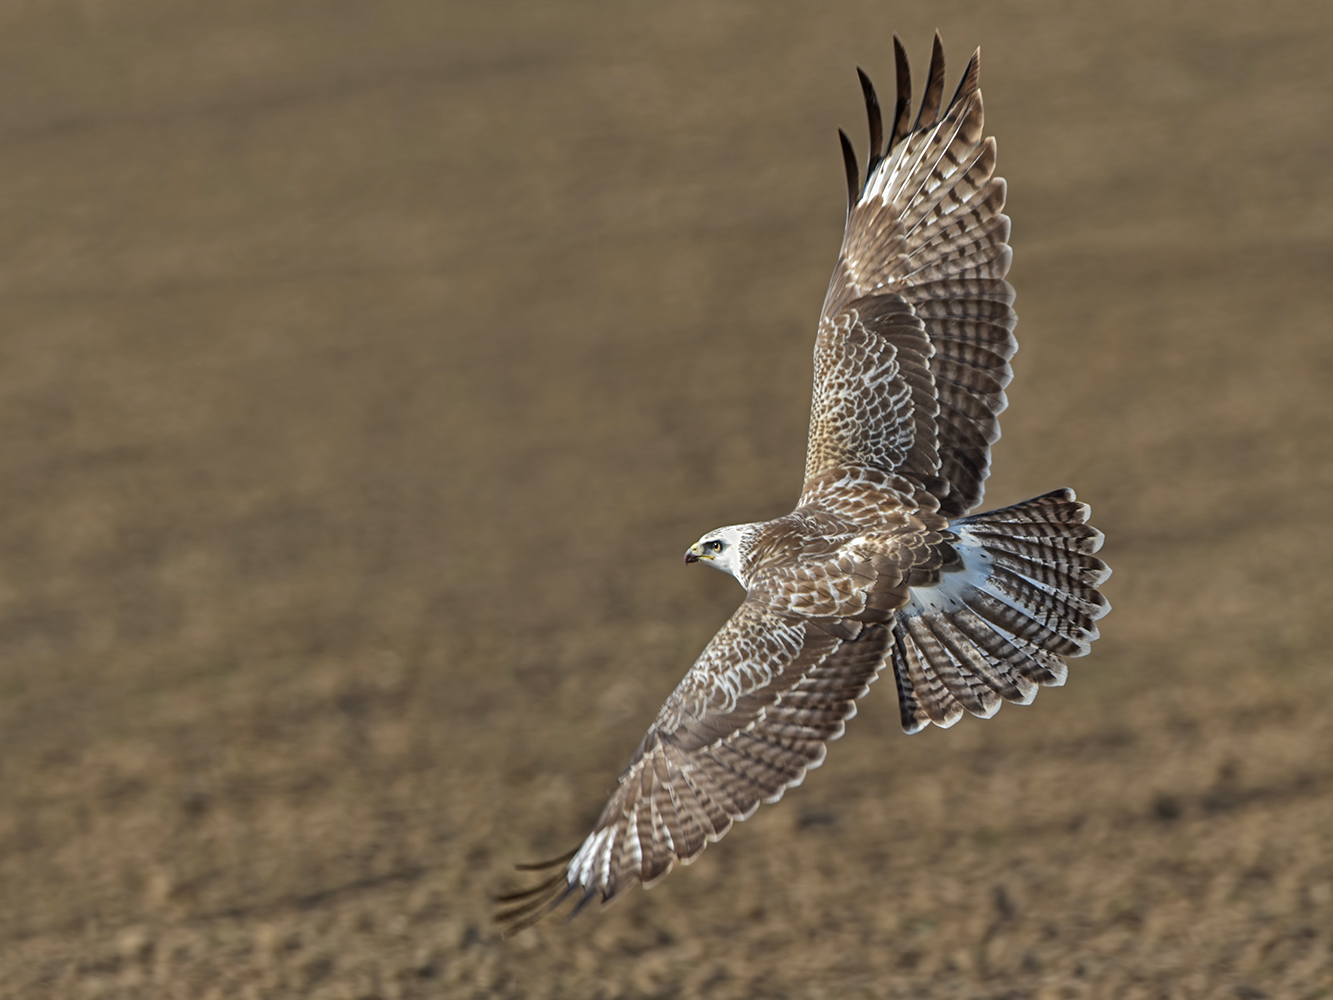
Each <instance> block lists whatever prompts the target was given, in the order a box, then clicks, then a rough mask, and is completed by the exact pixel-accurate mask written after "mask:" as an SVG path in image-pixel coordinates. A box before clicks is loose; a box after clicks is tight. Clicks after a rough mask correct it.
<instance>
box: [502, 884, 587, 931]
mask: <svg viewBox="0 0 1333 1000" xmlns="http://www.w3.org/2000/svg"><path fill="white" fill-rule="evenodd" d="M573 891H574V887H573V886H571V885H570V884H569V882H568V880H566V878H565V873H564V872H558V873H557V874H555V875H552V876H551V877H550V878H548V879H547V880H546V881H545V882H542V883H540V884H538V885H534V886H533V887H532V888H530V889H522V890H520V891H518V892H509V893H504V894H502V895H499V896H496V897H495V902H496V903H501V904H508V903H513V904H516V905H513V906H509V907H508V908H507V909H502V910H500V912H498V913H497V914H496V915H495V922H496V923H497V924H499V925H500V933H501V934H503V935H504V936H505V937H513V936H514V935H515V934H517V933H518V932H519V931H522V930H526V929H527V928H529V927H531V926H532V925H533V924H536V923H539V922H540V921H541V920H543V919H544V918H545V917H546V916H547V915H548V914H550V913H551V912H552V911H553V910H555V909H557V908H558V907H559V906H560V904H561V903H563V902H564V901H565V900H566V899H568V898H569V895H570V893H572V892H573Z"/></svg>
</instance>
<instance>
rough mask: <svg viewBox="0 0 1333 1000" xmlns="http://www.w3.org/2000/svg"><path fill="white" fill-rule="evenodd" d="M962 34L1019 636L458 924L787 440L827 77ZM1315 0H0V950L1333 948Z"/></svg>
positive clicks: (337, 991) (998, 497) (499, 961)
mask: <svg viewBox="0 0 1333 1000" xmlns="http://www.w3.org/2000/svg"><path fill="white" fill-rule="evenodd" d="M936 27H939V28H940V29H941V30H942V32H943V34H944V38H945V42H946V51H947V52H948V54H949V56H950V58H951V63H950V68H949V77H950V86H952V84H953V82H954V80H955V79H956V76H957V74H958V73H960V72H961V70H962V67H963V64H964V62H965V60H966V58H967V55H968V54H969V53H970V51H971V49H972V48H973V47H974V46H976V45H982V46H983V47H984V55H985V58H984V63H983V72H982V83H983V87H984V90H985V94H986V106H987V112H988V116H987V117H988V120H987V131H988V132H989V133H993V134H995V135H997V136H998V138H999V144H1000V172H1001V173H1002V174H1003V175H1004V176H1005V177H1007V178H1008V180H1009V184H1010V188H1009V190H1010V202H1009V206H1010V208H1009V211H1010V214H1011V215H1012V217H1013V219H1014V231H1013V243H1014V247H1015V263H1014V268H1013V272H1012V275H1011V278H1012V281H1013V283H1014V285H1015V286H1016V287H1017V289H1018V294H1019V298H1018V309H1019V313H1020V316H1021V322H1020V324H1019V329H1018V333H1019V338H1020V341H1021V343H1022V345H1023V347H1022V350H1021V352H1020V353H1019V355H1018V357H1017V359H1016V365H1015V366H1016V369H1017V380H1016V381H1015V383H1014V385H1013V388H1012V392H1011V395H1010V399H1011V404H1012V405H1011V409H1010V411H1009V413H1008V414H1007V415H1006V418H1005V438H1004V440H1003V441H1002V442H1001V443H1000V444H999V446H998V448H997V451H996V467H995V475H994V477H993V478H992V480H991V489H990V492H989V494H988V497H987V502H988V505H991V506H995V505H1000V504H1004V503H1009V502H1013V501H1016V500H1019V499H1022V498H1025V497H1028V496H1031V495H1034V494H1036V493H1039V492H1042V491H1045V490H1048V489H1051V488H1054V487H1056V486H1061V485H1065V484H1069V485H1073V486H1075V487H1076V488H1077V490H1078V492H1079V494H1080V496H1081V497H1082V498H1084V499H1086V500H1087V501H1089V502H1090V503H1091V504H1092V505H1093V509H1094V512H1095V518H1094V521H1095V523H1096V524H1097V525H1098V526H1099V527H1101V528H1102V529H1103V530H1104V531H1105V532H1106V534H1107V539H1108V540H1107V544H1106V548H1105V551H1104V555H1105V556H1106V558H1107V559H1108V560H1109V561H1110V562H1111V563H1112V565H1113V566H1114V568H1115V576H1114V577H1113V578H1112V580H1111V581H1110V583H1109V584H1108V587H1107V593H1108V595H1109V597H1110V598H1111V601H1112V603H1113V604H1114V605H1115V611H1114V612H1113V613H1112V615H1111V616H1110V617H1109V618H1107V619H1106V620H1105V621H1104V622H1103V623H1102V626H1103V628H1102V630H1103V634H1104V638H1103V639H1102V641H1101V642H1100V643H1098V644H1097V645H1096V646H1095V647H1094V651H1093V655H1092V656H1091V657H1089V658H1088V659H1086V660H1083V661H1079V662H1077V663H1076V664H1075V667H1074V669H1073V670H1072V671H1071V675H1070V683H1069V685H1068V686H1067V687H1066V688H1064V689H1061V690H1054V691H1046V692H1043V694H1042V695H1041V697H1040V698H1039V699H1038V700H1037V703H1036V704H1035V705H1033V706H1032V707H1031V708H1026V709H1016V708H1013V707H1008V708H1006V709H1004V711H1002V712H1001V713H1000V715H999V716H998V717H997V718H995V719H994V720H992V721H990V722H987V723H981V722H979V721H977V720H975V719H966V720H964V721H963V722H962V723H961V724H960V725H959V726H958V727H957V728H956V729H953V730H951V731H948V732H940V731H931V732H927V733H924V734H922V735H919V736H916V737H913V738H910V739H909V738H907V737H905V736H903V735H902V733H901V732H900V731H899V730H898V728H897V722H896V718H897V713H896V709H895V706H894V703H893V689H892V685H891V684H889V683H884V684H881V685H878V686H877V687H876V688H875V689H874V690H873V691H872V692H871V694H870V696H869V697H868V698H867V699H866V700H865V702H863V705H862V711H861V714H860V717H859V718H858V719H857V720H856V722H855V723H854V724H853V725H852V726H851V727H850V728H849V732H848V735H847V736H846V738H845V739H843V740H842V741H841V742H839V743H837V744H835V745H834V746H833V748H832V751H831V753H830V754H829V758H828V762H827V763H826V765H825V766H824V767H823V769H822V770H820V771H818V772H815V773H814V774H813V775H812V776H811V778H810V780H809V781H807V782H806V784H805V785H804V786H803V787H801V788H800V789H797V790H795V791H793V792H791V793H789V794H788V796H787V798H786V800H785V801H784V802H783V803H782V804H781V805H780V806H779V807H776V808H771V809H764V810H761V811H760V812H759V813H758V814H757V815H756V816H755V818H754V819H753V820H751V821H750V822H749V823H746V824H744V825H743V826H742V827H739V828H738V829H736V830H735V831H734V832H733V833H732V834H731V835H730V836H729V837H728V838H727V839H726V840H725V841H724V842H723V843H721V844H719V845H716V846H715V847H713V848H711V849H710V850H709V851H708V852H707V853H706V854H705V855H704V856H703V858H702V859H701V860H700V862H699V863H698V864H697V865H695V866H693V867H691V868H689V869H684V870H680V871H677V872H675V873H673V874H672V875H671V876H670V877H669V878H667V879H666V880H665V881H664V882H663V883H662V884H661V885H660V886H658V887H656V888H654V889H653V890H652V891H651V892H648V893H645V892H642V891H636V892H635V893H633V894H632V895H631V896H630V897H629V898H628V899H627V900H625V901H624V902H622V903H619V904H617V905H616V906H615V907H614V908H612V909H610V910H608V911H607V912H605V913H591V914H588V915H587V916H585V917H583V918H581V919H580V920H578V921H577V922H575V923H573V924H570V925H568V926H561V925H558V924H557V925H553V926H544V927H541V928H538V929H537V930H534V931H529V932H527V933H525V934H523V935H520V936H519V937H517V938H515V939H513V940H511V941H507V942H506V941H502V940H500V939H499V937H498V935H497V934H496V932H495V930H494V929H493V928H492V925H491V924H490V914H491V904H490V902H489V897H490V895H491V894H492V893H494V892H496V891H497V890H499V889H501V888H503V887H504V886H505V885H506V884H508V883H509V881H510V878H511V875H510V866H511V864H512V863H513V862H514V861H520V860H531V859H533V858H539V857H543V856H548V855H550V854H554V853H559V852H561V851H563V850H565V849H566V848H568V847H570V846H572V845H573V844H574V843H576V842H577V841H578V840H579V839H580V838H581V837H582V836H583V834H584V833H585V831H586V828H587V826H588V824H589V823H590V822H591V820H592V819H593V818H594V816H595V815H596V813H597V812H598V811H599V810H600V808H601V805H602V803H603V801H604V797H605V795H606V793H607V791H608V790H609V789H610V788H611V787H612V786H613V784H614V781H615V778H616V775H617V774H619V772H620V769H621V767H622V766H623V765H624V763H625V761H626V759H627V758H628V755H629V753H630V751H631V750H632V749H633V747H634V745H635V743H636V742H637V740H638V739H639V736H640V735H641V733H642V731H643V729H644V727H645V726H646V724H647V723H648V722H649V721H650V720H651V718H652V716H653V714H654V712H655V711H656V707H657V705H658V704H659V703H660V701H661V699H662V698H663V697H664V696H665V695H666V694H667V692H668V691H669V690H670V689H671V687H672V686H673V685H674V684H675V682H676V680H677V679H678V678H679V676H680V675H681V674H682V673H683V672H684V670H685V669H686V668H687V667H688V665H689V663H690V662H691V661H692V659H693V657H694V656H695V655H696V653H697V652H698V650H699V649H700V648H701V647H702V645H703V644H704V642H705V641H706V640H707V638H708V637H709V635H711V633H712V631H713V630H714V629H715V628H716V627H717V626H718V625H719V624H720V623H721V622H722V621H723V620H724V619H725V618H726V617H727V615H728V614H729V613H730V611H731V610H732V608H733V607H734V606H735V604H736V602H737V600H738V598H739V596H740V591H739V590H738V589H737V588H736V587H735V585H734V583H733V582H732V581H730V580H728V579H726V578H723V577H722V576H720V575H718V574H710V573H707V572H703V571H698V570H697V569H694V568H690V569H687V568H686V567H684V566H682V564H681V561H680V553H681V552H682V551H683V550H684V548H685V546H686V545H687V544H688V543H690V542H691V541H693V540H694V539H695V538H697V537H698V535H699V534H700V533H702V532H703V531H704V530H706V529H709V528H712V527H714V526H716V525H719V524H725V523H731V522H736V521H744V520H752V519H760V518H766V517H771V516H775V515H777V514H780V513H782V512H784V511H786V510H788V509H790V506H791V503H792V501H793V500H794V498H795V496H796V492H797V488H798V485H799V476H800V469H801V464H802V454H803V448H804V441H805V421H806V406H807V400H808V393H809V388H808V386H809V380H810V360H809V359H810V350H811V345H812V343H813V331H814V321H815V318H816V315H817V311H818V308H819V304H820V301H821V299H822V296H823V292H824V288H825V285H826V282H827V280H828V274H829V271H830V269H831V267H832V263H833V260H834V256H835V254H836V251H837V246H838V241H839V238H840V234H841V226H842V219H843V197H844V196H843V180H842V165H841V160H840V157H839V154H838V148H837V142H836V137H835V132H834V129H835V126H837V125H843V126H844V127H846V128H847V129H848V131H849V132H850V133H851V134H852V135H853V137H854V139H855V140H856V142H857V144H858V147H859V148H860V149H861V150H862V152H864V147H865V139H864V135H865V132H864V113H863V111H862V108H861V100H860V94H859V90H858V88H857V85H856V78H855V74H854V72H853V70H854V67H855V66H856V65H858V64H860V65H862V66H864V67H865V68H866V69H867V70H868V71H869V72H870V73H871V75H872V76H873V77H874V78H875V79H876V80H878V81H879V83H880V87H881V90H882V91H884V92H889V91H891V89H892V56H891V49H890V39H891V35H892V33H893V32H894V31H897V32H899V33H900V34H901V35H902V37H903V38H904V40H905V42H906V43H907V46H908V50H909V54H910V55H911V57H912V59H913V63H914V67H915V69H916V71H917V73H918V74H920V73H921V72H922V71H923V70H924V66H925V62H926V60H927V56H928V51H929V40H930V32H931V30H932V29H934V28H936ZM1330 40H1333V6H1330V5H1329V4H1327V3H1325V2H1308V3H1296V2H1290V3H1282V4H1270V5H1259V4H1250V3H1218V2H1207V3H1203V2H1193V3H1178V4H1171V5H1165V4H1158V3H1147V2H1142V3H1086V4H1076V5H1075V4H1065V5H1053V4H1041V3H1006V4H996V3H980V2H977V3H949V4H941V5H923V4H918V5H905V4H900V5H894V4H887V3H870V2H852V0H848V2H842V3H835V4H820V5H813V4H811V5H797V4H788V5H776V4H762V3H728V4H725V5H724V4H715V3H709V2H696V3H663V4H654V5H650V4H637V3H636V4H603V3H592V2H586V3H585V2H578V3H574V2H571V3H563V4H552V3H542V2H506V3H482V2H472V3H462V2H450V3H433V2H418V3H409V2H390V3H376V4H370V3H351V2H341V3H339V2H328V3H313V2H296V3H294V2H288V0H246V2H230V3H226V4H189V5H183V4H176V3H171V2H168V0H126V2H121V3H115V4H111V3H98V2H92V0H88V2H74V0H67V2H58V0H52V2H47V3H28V4H18V3H14V4H7V5H5V6H4V7H2V8H0V150H2V151H3V152H2V154H0V330H2V331H3V334H2V335H0V426H2V428H3V437H2V440H3V445H0V483H2V484H3V488H2V489H0V995H4V996H25V997H36V996H52V997H99V996H107V997H119V996H123V997H211V996H239V997H278V996H291V995H305V994H309V995H312V996H320V997H349V998H362V1000H369V998H373V997H379V998H386V1000H387V998H393V997H400V996H402V997H405V996H474V995H475V996H485V995H500V996H524V997H542V996H566V997H593V996H604V997H619V996H625V997H639V996H643V997H649V996H653V997H667V996H685V997H690V996H710V997H750V996H757V997H776V996H787V997H825V996H827V997H843V996H867V997H898V996H904V997H906V996H912V997H1001V996H1004V997H1041V998H1046V997H1052V998H1057V997H1058V998H1075V997H1158V996H1161V997H1167V996H1169V997H1226V998H1234V997H1239V998H1242V1000H1253V998H1259V997H1263V996H1270V997H1275V998H1276V997H1302V998H1313V997H1326V996H1329V995H1330V994H1331V993H1333V716H1331V715H1330V708H1331V707H1333V671H1331V670H1330V662H1329V661H1330V656H1329V653H1328V651H1327V641H1326V640H1327V632H1328V621H1329V611H1328V607H1329V602H1330V599H1331V598H1333V586H1331V585H1330V582H1329V566H1330V565H1331V564H1333V545H1331V544H1330V529H1329V524H1328V522H1329V499H1328V498H1329V490H1330V487H1331V486H1333V473H1331V472H1330V468H1331V466H1330V437H1331V436H1333V404H1331V403H1330V399H1329V393H1330V388H1331V387H1333V340H1331V339H1330V336H1329V316H1330V312H1331V311H1333V286H1331V284H1330V281H1329V278H1330V274H1333V191H1331V190H1330V183H1329V164H1330V162H1333V103H1331V102H1330V85H1331V84H1333V61H1330V59H1329V56H1328V52H1329V42H1330Z"/></svg>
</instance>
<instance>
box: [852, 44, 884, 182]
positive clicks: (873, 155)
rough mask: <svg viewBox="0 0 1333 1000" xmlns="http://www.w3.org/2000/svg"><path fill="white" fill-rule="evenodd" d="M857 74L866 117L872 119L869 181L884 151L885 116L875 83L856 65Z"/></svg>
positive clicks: (868, 160) (867, 163) (868, 159)
mask: <svg viewBox="0 0 1333 1000" xmlns="http://www.w3.org/2000/svg"><path fill="white" fill-rule="evenodd" d="M856 75H857V76H858V77H859V78H860V80H861V93H862V94H864V95H865V99H866V118H868V119H869V121H870V155H869V157H867V159H866V180H867V181H869V180H870V175H871V174H873V173H874V172H875V165H876V164H878V163H879V161H880V159H881V154H882V152H883V150H882V149H881V144H882V143H883V142H884V118H883V116H882V115H881V114H880V110H879V95H878V94H876V93H875V85H874V84H873V83H871V82H870V77H868V76H866V74H865V70H863V69H861V67H860V66H858V67H856Z"/></svg>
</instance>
